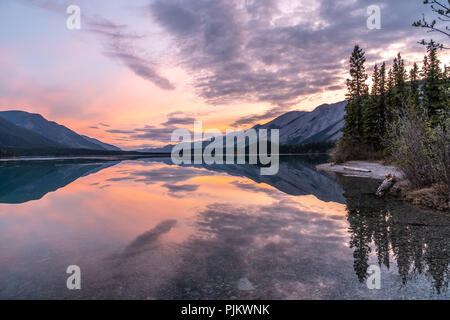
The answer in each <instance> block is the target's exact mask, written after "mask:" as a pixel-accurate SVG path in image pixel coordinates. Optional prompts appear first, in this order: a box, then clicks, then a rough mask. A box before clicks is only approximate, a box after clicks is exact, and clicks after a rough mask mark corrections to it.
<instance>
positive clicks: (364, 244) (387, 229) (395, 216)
mask: <svg viewBox="0 0 450 320" xmlns="http://www.w3.org/2000/svg"><path fill="white" fill-rule="evenodd" d="M338 180H339V183H340V184H341V186H342V187H343V189H344V191H345V194H344V195H345V197H346V200H347V210H348V215H347V220H348V222H349V224H350V227H349V232H350V234H351V239H350V247H351V248H353V249H354V252H353V257H354V269H355V272H356V275H357V276H358V279H359V280H360V281H361V282H363V281H364V280H365V279H366V278H367V269H368V267H369V254H370V253H371V251H372V248H373V247H374V248H375V250H376V255H377V258H378V263H379V265H380V266H381V265H385V266H386V267H387V268H388V269H389V267H390V265H389V257H390V253H392V257H393V258H394V259H395V261H396V262H397V267H398V273H399V275H400V277H401V279H402V282H403V284H406V283H407V282H408V280H410V279H411V278H413V277H414V276H416V275H420V274H425V275H427V276H428V277H431V279H432V281H433V284H434V288H435V289H436V292H437V293H438V294H439V293H441V292H442V290H446V289H447V288H448V274H449V262H450V252H449V250H450V217H449V216H448V215H444V214H442V213H433V212H427V211H423V210H419V209H417V208H413V207H411V206H409V205H407V204H405V203H403V202H401V201H399V200H397V199H387V200H379V199H377V198H376V197H375V196H374V195H373V192H374V190H376V186H377V185H376V183H374V182H369V181H367V180H365V179H361V178H349V177H342V176H339V177H338Z"/></svg>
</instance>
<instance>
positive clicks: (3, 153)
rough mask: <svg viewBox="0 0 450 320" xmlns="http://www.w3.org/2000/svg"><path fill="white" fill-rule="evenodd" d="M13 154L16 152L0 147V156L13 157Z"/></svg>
mask: <svg viewBox="0 0 450 320" xmlns="http://www.w3.org/2000/svg"><path fill="white" fill-rule="evenodd" d="M15 156H16V154H15V153H14V152H12V151H8V150H3V149H0V158H6V157H15Z"/></svg>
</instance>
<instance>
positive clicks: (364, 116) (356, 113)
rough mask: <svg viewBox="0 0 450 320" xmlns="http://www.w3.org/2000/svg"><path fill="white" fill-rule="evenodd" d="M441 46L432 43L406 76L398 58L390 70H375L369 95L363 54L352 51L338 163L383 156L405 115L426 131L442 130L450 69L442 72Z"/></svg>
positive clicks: (379, 66)
mask: <svg viewBox="0 0 450 320" xmlns="http://www.w3.org/2000/svg"><path fill="white" fill-rule="evenodd" d="M438 50H439V46H438V45H436V44H435V43H433V42H431V43H430V44H429V45H428V47H427V54H426V55H425V57H424V60H423V67H422V68H421V69H419V66H418V64H417V63H414V64H413V66H412V68H411V69H410V70H409V72H408V71H407V70H406V67H405V61H404V59H403V58H402V56H401V54H400V53H399V54H398V56H397V57H396V58H395V59H394V62H393V65H392V67H391V68H389V69H387V66H386V63H385V62H383V63H381V64H376V65H375V67H374V71H373V75H372V88H371V90H370V91H369V86H368V85H367V80H368V78H369V76H368V74H367V73H366V67H365V63H366V58H365V52H364V51H363V49H362V48H360V47H359V46H358V45H356V46H355V48H354V50H353V52H352V55H351V57H350V76H351V78H350V79H348V80H347V88H348V94H347V98H348V99H349V101H350V102H349V104H348V105H347V107H346V116H345V127H344V130H343V131H344V135H343V138H342V139H341V141H340V142H339V147H338V149H337V150H336V152H335V158H336V160H338V161H345V160H349V159H365V158H374V157H380V156H381V157H382V156H386V155H388V154H389V153H391V152H395V151H394V150H391V149H390V148H391V142H392V140H393V139H394V138H395V137H393V134H394V133H395V132H393V130H392V129H393V126H394V127H395V125H396V124H397V123H398V121H399V117H401V116H403V115H405V114H406V113H409V114H415V115H417V116H420V117H421V118H422V119H423V121H424V122H426V124H427V126H428V127H429V128H435V127H436V126H439V125H443V123H444V121H445V120H446V118H448V111H449V103H450V100H449V74H448V73H449V68H447V67H444V68H443V69H441V67H440V61H439V58H438Z"/></svg>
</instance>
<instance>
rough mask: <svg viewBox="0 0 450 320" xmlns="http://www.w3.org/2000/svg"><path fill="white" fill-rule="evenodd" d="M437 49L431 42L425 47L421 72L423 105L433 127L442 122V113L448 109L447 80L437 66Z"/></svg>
mask: <svg viewBox="0 0 450 320" xmlns="http://www.w3.org/2000/svg"><path fill="white" fill-rule="evenodd" d="M438 48H439V47H438V46H437V45H436V44H435V43H434V42H433V41H431V43H430V44H429V45H428V46H427V55H426V56H425V58H424V65H423V70H422V75H423V78H424V79H423V88H422V91H423V103H424V108H425V110H426V111H427V112H428V116H429V117H430V119H431V122H432V124H433V125H435V124H437V123H439V122H440V121H442V120H443V117H444V111H445V110H448V108H449V106H448V91H447V90H444V87H445V83H446V82H447V79H445V78H444V73H443V72H442V70H441V68H440V66H439V64H440V61H439V59H438V56H437V51H438Z"/></svg>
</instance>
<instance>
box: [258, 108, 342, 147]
mask: <svg viewBox="0 0 450 320" xmlns="http://www.w3.org/2000/svg"><path fill="white" fill-rule="evenodd" d="M346 105H347V101H341V102H338V103H333V104H323V105H321V106H319V107H317V108H315V109H314V110H313V111H311V112H305V111H291V112H288V113H285V114H283V115H281V116H279V117H278V118H276V119H274V120H272V121H270V122H268V123H266V124H264V125H257V126H255V127H254V128H255V129H280V145H285V146H296V145H301V144H306V143H312V142H328V141H336V140H337V139H339V138H340V137H341V136H342V129H343V128H344V123H345V122H344V116H345V106H346Z"/></svg>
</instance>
